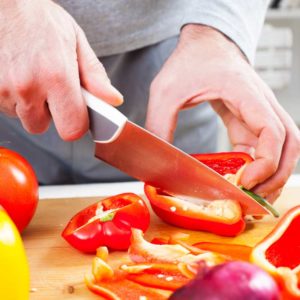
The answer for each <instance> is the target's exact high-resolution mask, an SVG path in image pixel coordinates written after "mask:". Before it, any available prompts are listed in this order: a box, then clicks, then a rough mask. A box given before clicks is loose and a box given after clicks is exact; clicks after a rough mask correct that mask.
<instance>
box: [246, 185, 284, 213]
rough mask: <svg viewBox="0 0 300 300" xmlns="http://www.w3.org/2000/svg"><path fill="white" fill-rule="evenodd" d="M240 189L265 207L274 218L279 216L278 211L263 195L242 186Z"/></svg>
mask: <svg viewBox="0 0 300 300" xmlns="http://www.w3.org/2000/svg"><path fill="white" fill-rule="evenodd" d="M241 189H242V191H244V192H245V193H246V194H248V195H249V196H250V197H251V198H253V199H254V200H255V201H256V202H258V203H259V204H261V205H262V206H263V207H265V208H266V209H267V210H268V211H269V212H270V213H271V214H272V215H273V216H274V217H275V218H278V217H279V212H278V211H277V210H276V209H275V208H274V207H273V206H272V205H271V204H270V203H269V202H268V201H267V200H266V199H265V198H263V197H261V196H259V195H257V194H255V193H253V192H251V191H249V190H247V189H246V188H244V187H243V186H241Z"/></svg>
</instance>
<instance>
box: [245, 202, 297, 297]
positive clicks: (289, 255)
mask: <svg viewBox="0 0 300 300" xmlns="http://www.w3.org/2000/svg"><path fill="white" fill-rule="evenodd" d="M251 261H252V262H253V263H255V264H257V265H258V266H259V267H261V268H262V269H264V270H265V271H267V272H269V273H270V274H271V275H273V276H274V278H275V279H276V280H277V281H278V283H279V286H280V288H281V289H282V293H283V299H284V300H294V299H300V205H299V206H296V207H294V208H292V209H291V210H289V211H288V212H287V213H286V214H285V215H284V216H283V217H282V219H281V220H280V221H279V222H278V224H277V225H276V226H275V228H274V229H273V230H272V232H271V233H270V234H269V235H268V236H266V237H265V238H264V239H263V240H262V241H261V242H260V243H259V244H258V245H256V246H255V247H254V249H253V251H252V253H251Z"/></svg>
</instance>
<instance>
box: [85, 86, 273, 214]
mask: <svg viewBox="0 0 300 300" xmlns="http://www.w3.org/2000/svg"><path fill="white" fill-rule="evenodd" d="M82 94H83V97H84V98H85V101H86V103H87V106H88V110H89V117H90V130H91V133H92V137H93V140H94V142H95V156H96V157H97V158H99V159H101V160H103V161H104V162H106V163H108V164H109V165H111V166H113V167H115V168H117V169H119V170H121V171H123V172H124V173H127V174H128V175H130V176H132V177H133V178H135V179H137V180H140V181H143V182H146V183H148V184H150V185H153V186H155V187H158V188H161V189H162V190H164V191H166V192H167V193H169V194H170V195H174V196H176V197H179V198H182V199H184V200H192V201H193V202H197V199H198V200H199V199H201V200H220V199H232V200H236V201H238V202H239V203H240V204H241V206H242V209H243V211H244V212H245V213H246V214H252V215H262V214H267V213H269V212H268V210H266V208H265V207H263V206H262V205H260V204H259V203H257V202H256V201H255V200H254V199H252V198H251V197H250V196H248V195H247V194H246V193H244V192H243V191H242V190H241V189H239V188H238V187H236V186H235V185H233V184H231V183H230V182H229V181H227V180H226V179H225V178H223V177H222V176H221V175H219V174H218V173H217V172H215V171H213V170H211V169H210V168H208V167H207V166H206V165H204V164H203V163H201V162H199V161H198V160H196V159H195V158H193V157H191V156H190V155H188V154H186V153H185V152H183V151H181V150H180V149H178V148H176V147H175V146H173V145H171V144H169V143H168V142H166V141H164V140H162V139H161V138H159V137H157V136H155V135H154V134H152V133H150V132H149V131H147V130H145V129H144V128H142V127H140V126H138V125H136V124H134V123H132V122H130V121H129V120H128V119H127V118H126V116H124V115H123V114H122V113H121V112H120V111H118V110H117V109H116V108H114V107H112V106H111V105H109V104H107V103H106V102H104V101H102V100H100V99H98V98H96V97H95V96H93V95H92V94H90V93H89V92H87V91H86V90H84V89H82Z"/></svg>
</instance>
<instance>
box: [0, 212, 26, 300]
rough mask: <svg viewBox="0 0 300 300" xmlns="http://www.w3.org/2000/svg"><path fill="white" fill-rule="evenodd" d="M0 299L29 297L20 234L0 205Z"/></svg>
mask: <svg viewBox="0 0 300 300" xmlns="http://www.w3.org/2000/svg"><path fill="white" fill-rule="evenodd" d="M0 299H1V300H2V299H3V300H28V299H29V267H28V263H27V258H26V255H25V250H24V247H23V243H22V239H21V237H20V234H19V232H18V230H17V228H16V226H15V225H14V223H13V222H12V221H11V219H10V218H9V216H8V215H7V213H6V212H5V211H4V210H3V208H1V206H0Z"/></svg>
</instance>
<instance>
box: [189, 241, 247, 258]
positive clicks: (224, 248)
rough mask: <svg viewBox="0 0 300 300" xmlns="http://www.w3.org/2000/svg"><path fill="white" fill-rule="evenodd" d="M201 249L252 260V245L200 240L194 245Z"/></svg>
mask: <svg viewBox="0 0 300 300" xmlns="http://www.w3.org/2000/svg"><path fill="white" fill-rule="evenodd" d="M193 246H194V247H197V248H199V249H201V250H205V251H212V252H216V253H220V254H224V255H227V256H229V257H231V258H232V259H234V260H245V261H249V260H250V254H251V251H252V247H249V246H245V245H237V244H222V243H211V242H200V243H196V244H194V245H193Z"/></svg>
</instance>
